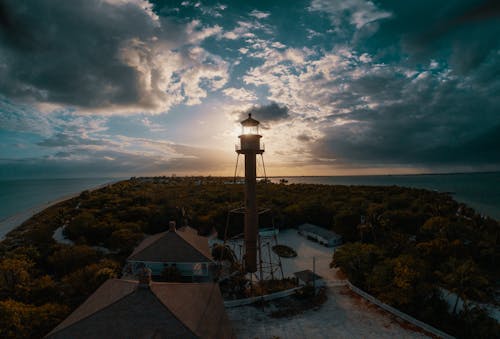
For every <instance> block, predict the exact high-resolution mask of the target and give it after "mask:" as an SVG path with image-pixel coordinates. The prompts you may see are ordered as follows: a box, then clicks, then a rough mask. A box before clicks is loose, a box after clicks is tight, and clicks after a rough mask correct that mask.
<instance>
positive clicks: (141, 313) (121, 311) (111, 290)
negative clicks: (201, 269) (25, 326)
mask: <svg viewBox="0 0 500 339" xmlns="http://www.w3.org/2000/svg"><path fill="white" fill-rule="evenodd" d="M47 337H48V338H125V337H127V338H234V334H233V332H232V330H231V327H230V324H229V320H228V318H227V315H226V312H225V309H224V304H223V301H222V297H221V294H220V291H219V288H218V286H217V285H216V284H213V283H189V284H188V283H186V284H183V283H158V282H151V283H150V285H149V287H140V286H139V284H138V282H137V281H132V280H121V279H110V280H108V281H106V282H105V283H104V284H103V285H101V287H99V288H98V289H97V291H96V292H95V293H94V294H92V295H91V296H90V297H89V298H88V299H87V300H86V301H85V302H84V303H83V304H82V305H81V306H80V307H78V308H77V309H76V310H75V311H74V312H73V313H72V314H70V316H69V317H68V318H66V319H65V320H64V321H63V322H62V323H60V324H59V325H58V326H57V327H56V328H55V329H54V330H52V332H50V333H49V334H48V336H47Z"/></svg>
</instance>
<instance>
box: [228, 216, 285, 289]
mask: <svg viewBox="0 0 500 339" xmlns="http://www.w3.org/2000/svg"><path fill="white" fill-rule="evenodd" d="M244 213H245V208H244V207H239V208H235V209H233V210H230V211H229V213H228V216H227V221H226V230H225V231H226V233H225V236H224V245H225V246H228V247H229V248H230V249H231V250H232V251H233V253H234V254H235V255H236V258H237V260H238V262H239V263H240V267H243V261H244V258H243V255H244V254H243V233H240V234H238V235H236V236H234V237H228V236H227V229H228V228H229V224H230V221H231V218H232V217H234V216H235V215H241V214H244ZM265 213H271V210H270V209H268V208H264V209H260V210H259V211H258V215H259V216H260V215H263V214H265ZM278 232H279V230H278V229H276V228H275V226H274V220H273V223H272V226H271V227H268V228H263V229H260V230H259V236H258V248H257V256H258V257H257V263H258V270H257V272H255V273H254V274H253V276H251V277H250V279H251V280H254V279H255V280H256V281H264V280H274V279H283V267H282V265H281V258H280V257H279V256H278V255H276V254H274V252H273V250H272V248H273V246H276V245H277V244H278V239H277V234H278Z"/></svg>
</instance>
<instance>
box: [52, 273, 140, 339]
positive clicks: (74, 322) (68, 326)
mask: <svg viewBox="0 0 500 339" xmlns="http://www.w3.org/2000/svg"><path fill="white" fill-rule="evenodd" d="M110 280H117V281H125V282H127V283H128V282H133V281H134V280H125V279H123V280H122V279H118V278H113V279H110ZM107 281H109V280H107ZM103 286H104V284H102V285H101V286H99V288H98V289H100V288H101V287H103ZM138 287H139V282H137V286H136V287H135V288H134V289H133V290H132V291H130V292H129V293H126V294H124V295H123V296H121V297H120V298H118V299H116V300H115V301H113V302H111V303H109V304H107V305H106V306H104V307H102V308H100V309H99V310H97V311H96V312H91V313H89V314H87V315H86V316H84V317H82V318H80V319H76V320H75V321H73V322H72V323H70V324H69V325H67V326H64V327H61V328H59V326H61V325H62V324H63V323H64V321H65V320H66V319H67V318H66V319H64V320H63V321H62V322H61V323H60V324H59V325H57V326H56V328H54V329H53V330H52V331H50V332H49V333H48V334H47V335H46V337H48V336H49V335H52V334H55V333H57V332H60V331H61V330H64V329H68V328H70V327H72V326H74V325H76V324H77V323H79V322H81V321H83V320H86V319H88V318H90V317H91V316H93V315H94V314H97V313H100V312H102V311H104V310H106V309H108V308H109V307H111V306H112V305H114V304H116V303H117V302H119V301H121V300H122V299H124V298H125V297H128V296H130V295H131V294H133V293H135V292H137V288H138ZM98 289H97V290H98ZM97 290H95V291H94V293H92V294H91V295H90V296H89V297H88V298H87V299H85V301H84V302H83V304H85V302H86V301H87V300H89V299H90V298H91V297H92V296H93V295H94V294H95V293H96V292H97ZM83 304H81V305H80V306H79V307H77V308H76V309H75V310H73V312H71V313H70V315H72V314H73V313H74V312H76V311H77V310H78V308H80V307H81V306H83ZM68 317H69V316H68Z"/></svg>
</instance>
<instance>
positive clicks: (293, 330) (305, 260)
mask: <svg viewBox="0 0 500 339" xmlns="http://www.w3.org/2000/svg"><path fill="white" fill-rule="evenodd" d="M278 242H279V243H280V244H286V245H288V246H291V247H293V248H294V249H295V251H297V253H298V256H297V257H296V258H293V259H283V258H282V266H283V272H284V275H285V276H293V272H297V271H300V270H304V269H312V262H313V257H314V258H315V260H316V272H317V273H318V274H319V275H321V276H322V277H324V278H325V280H327V282H328V281H330V282H331V281H334V280H338V277H337V276H336V270H335V269H330V267H329V264H330V262H331V260H332V254H333V251H334V250H333V249H332V248H326V247H324V246H322V245H319V244H317V243H314V242H312V241H309V240H307V239H305V238H304V237H301V236H300V235H298V234H297V231H296V230H285V231H282V232H280V234H279V236H278ZM327 295H328V300H327V301H326V303H325V304H323V305H322V306H321V308H319V309H318V310H317V311H315V310H309V311H306V312H304V313H303V314H299V315H296V316H293V317H289V318H280V319H275V318H271V317H269V316H267V314H268V313H269V312H270V309H262V308H257V307H254V306H242V307H234V308H228V309H227V313H228V316H229V318H230V319H231V321H232V326H233V328H234V330H235V332H236V335H237V337H238V338H260V339H264V338H266V339H267V338H273V337H276V336H277V337H279V338H282V339H285V338H287V339H295V338H297V339H298V338H428V336H426V335H425V334H423V333H421V332H418V331H414V330H413V329H412V327H411V326H409V324H406V323H405V322H403V321H400V320H398V319H397V318H395V317H394V316H392V315H391V314H389V313H387V312H385V311H383V310H381V309H380V308H378V307H376V306H374V305H372V304H371V303H369V302H367V301H366V300H364V299H363V298H361V297H359V296H357V295H356V294H354V293H353V292H351V291H350V290H349V289H348V288H347V287H332V286H330V287H328V289H327ZM396 320H398V321H396ZM400 323H401V324H403V325H401V324H400Z"/></svg>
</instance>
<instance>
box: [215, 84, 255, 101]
mask: <svg viewBox="0 0 500 339" xmlns="http://www.w3.org/2000/svg"><path fill="white" fill-rule="evenodd" d="M222 92H223V93H224V94H225V95H227V96H228V97H231V98H232V99H234V100H237V101H253V100H256V99H257V96H256V95H255V94H254V93H253V92H250V91H248V90H246V89H244V88H233V87H230V88H226V89H224V90H223V91H222Z"/></svg>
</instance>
